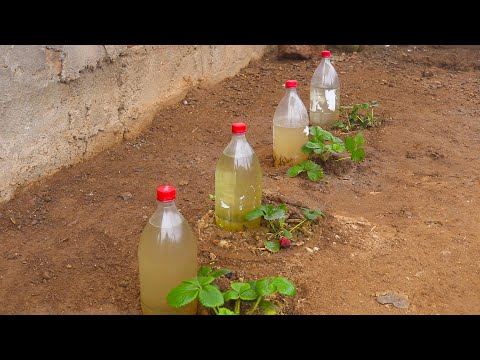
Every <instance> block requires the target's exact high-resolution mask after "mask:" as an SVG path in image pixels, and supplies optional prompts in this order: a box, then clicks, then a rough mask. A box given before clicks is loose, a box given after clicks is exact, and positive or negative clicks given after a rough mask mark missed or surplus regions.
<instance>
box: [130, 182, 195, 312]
mask: <svg viewBox="0 0 480 360" xmlns="http://www.w3.org/2000/svg"><path fill="white" fill-rule="evenodd" d="M175 196H176V191H175V187H173V186H168V185H162V186H160V187H158V188H157V200H158V207H157V210H156V211H155V213H154V214H153V215H152V216H151V217H150V219H149V220H148V223H147V225H146V226H145V228H144V230H143V232H142V235H141V236H140V243H139V245H138V264H139V276H140V301H141V305H142V312H143V314H145V315H168V314H172V315H193V314H196V312H197V302H196V301H194V302H192V303H190V304H188V305H186V306H183V307H181V308H173V307H171V306H170V305H168V303H167V295H168V293H169V292H170V291H171V290H172V289H173V288H174V287H176V286H178V285H179V284H180V283H181V281H182V280H186V279H191V278H194V277H195V276H196V275H197V238H196V236H195V235H194V233H193V231H192V229H191V228H190V225H189V224H188V222H187V221H186V220H185V218H184V217H183V216H182V214H180V212H179V211H178V210H177V207H176V205H175Z"/></svg>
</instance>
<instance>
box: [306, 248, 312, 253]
mask: <svg viewBox="0 0 480 360" xmlns="http://www.w3.org/2000/svg"><path fill="white" fill-rule="evenodd" d="M305 250H307V251H308V252H309V253H313V249H310V248H309V247H306V248H305Z"/></svg>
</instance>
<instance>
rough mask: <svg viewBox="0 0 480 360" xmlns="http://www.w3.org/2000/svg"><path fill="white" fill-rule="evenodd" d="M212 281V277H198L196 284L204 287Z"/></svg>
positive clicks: (213, 279)
mask: <svg viewBox="0 0 480 360" xmlns="http://www.w3.org/2000/svg"><path fill="white" fill-rule="evenodd" d="M213 281H215V278H214V277H213V276H199V277H198V282H199V283H200V286H205V285H207V284H210V283H211V282H213Z"/></svg>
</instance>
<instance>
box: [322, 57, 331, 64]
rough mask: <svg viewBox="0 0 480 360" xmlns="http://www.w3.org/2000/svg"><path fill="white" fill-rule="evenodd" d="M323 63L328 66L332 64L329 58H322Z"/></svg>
mask: <svg viewBox="0 0 480 360" xmlns="http://www.w3.org/2000/svg"><path fill="white" fill-rule="evenodd" d="M322 61H323V62H324V63H326V64H330V58H329V57H324V58H322Z"/></svg>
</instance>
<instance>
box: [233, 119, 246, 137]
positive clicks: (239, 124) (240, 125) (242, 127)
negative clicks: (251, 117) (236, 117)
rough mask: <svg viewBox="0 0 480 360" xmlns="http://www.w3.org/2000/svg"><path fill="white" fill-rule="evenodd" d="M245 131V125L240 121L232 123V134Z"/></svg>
mask: <svg viewBox="0 0 480 360" xmlns="http://www.w3.org/2000/svg"><path fill="white" fill-rule="evenodd" d="M246 132H247V125H246V124H245V123H242V122H237V123H233V124H232V134H245V133H246Z"/></svg>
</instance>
